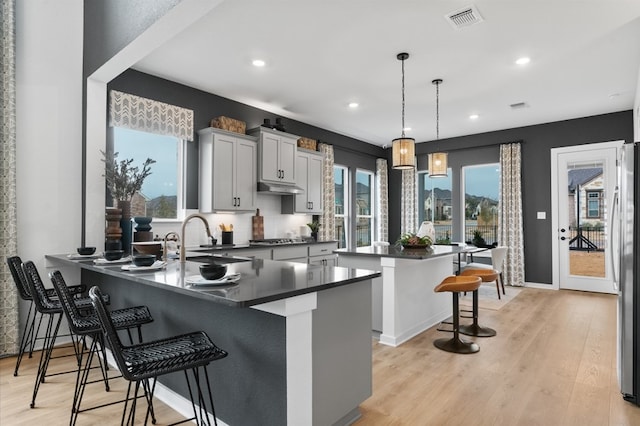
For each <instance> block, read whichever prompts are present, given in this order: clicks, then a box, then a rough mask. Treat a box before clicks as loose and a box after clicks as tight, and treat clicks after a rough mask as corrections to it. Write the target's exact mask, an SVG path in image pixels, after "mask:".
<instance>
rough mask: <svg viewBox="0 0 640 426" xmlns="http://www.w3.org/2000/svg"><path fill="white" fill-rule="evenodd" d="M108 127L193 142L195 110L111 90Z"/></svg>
mask: <svg viewBox="0 0 640 426" xmlns="http://www.w3.org/2000/svg"><path fill="white" fill-rule="evenodd" d="M109 125H110V126H113V127H125V128H127V129H133V130H140V131H143V132H147V133H154V134H157V135H167V136H173V137H176V138H178V139H184V140H188V141H192V140H193V110H190V109H186V108H182V107H179V106H175V105H170V104H165V103H164V102H158V101H154V100H152V99H147V98H143V97H140V96H135V95H130V94H128V93H123V92H118V91H117V90H112V91H111V92H110V99H109Z"/></svg>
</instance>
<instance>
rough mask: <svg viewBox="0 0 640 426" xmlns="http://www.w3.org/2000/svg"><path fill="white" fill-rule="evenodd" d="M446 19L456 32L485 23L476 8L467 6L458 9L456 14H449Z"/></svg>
mask: <svg viewBox="0 0 640 426" xmlns="http://www.w3.org/2000/svg"><path fill="white" fill-rule="evenodd" d="M445 19H446V20H447V21H448V22H449V24H451V26H452V27H453V28H454V29H456V30H459V29H462V28H466V27H470V26H471V25H475V24H479V23H480V22H482V21H484V19H482V16H480V12H478V9H477V8H476V7H475V6H467V7H465V8H462V9H458V10H456V11H455V12H452V13H448V14H447V15H445Z"/></svg>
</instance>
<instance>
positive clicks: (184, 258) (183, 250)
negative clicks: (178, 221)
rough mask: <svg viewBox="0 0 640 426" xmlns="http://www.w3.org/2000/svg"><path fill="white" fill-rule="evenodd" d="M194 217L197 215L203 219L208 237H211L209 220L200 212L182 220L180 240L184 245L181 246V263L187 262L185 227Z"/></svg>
mask: <svg viewBox="0 0 640 426" xmlns="http://www.w3.org/2000/svg"><path fill="white" fill-rule="evenodd" d="M194 217H197V218H198V219H200V220H201V221H202V223H204V227H205V229H206V231H207V237H208V238H209V239H211V230H210V229H209V222H207V219H205V217H204V216H202V215H201V214H199V213H194V214H192V215H189V216H187V217H186V218H185V220H184V221H182V230H181V232H180V242H181V244H182V246H181V247H180V263H185V262H186V261H187V243H186V241H185V239H184V228H185V227H186V226H187V223H189V221H190V220H191V219H193V218H194Z"/></svg>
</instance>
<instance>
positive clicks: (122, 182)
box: [100, 151, 155, 201]
mask: <svg viewBox="0 0 640 426" xmlns="http://www.w3.org/2000/svg"><path fill="white" fill-rule="evenodd" d="M100 152H101V153H102V156H103V159H102V161H103V162H104V164H105V169H104V175H103V176H104V178H105V180H106V182H107V188H108V189H109V191H110V192H111V196H112V197H113V198H114V199H116V200H118V201H120V200H123V201H131V198H133V196H134V195H135V193H136V192H138V191H140V189H141V188H142V184H143V183H144V180H145V179H146V178H147V177H148V176H149V175H150V174H151V165H152V164H154V163H155V160H152V159H151V158H147V159H146V160H145V162H144V163H142V169H140V168H138V166H132V164H133V158H127V159H124V160H118V153H117V152H114V153H113V155H108V154H107V153H106V152H104V151H100Z"/></svg>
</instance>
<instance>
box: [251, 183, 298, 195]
mask: <svg viewBox="0 0 640 426" xmlns="http://www.w3.org/2000/svg"><path fill="white" fill-rule="evenodd" d="M258 192H260V193H262V194H274V195H295V194H304V189H302V188H300V187H299V186H296V185H292V184H283V183H271V182H258Z"/></svg>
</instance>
